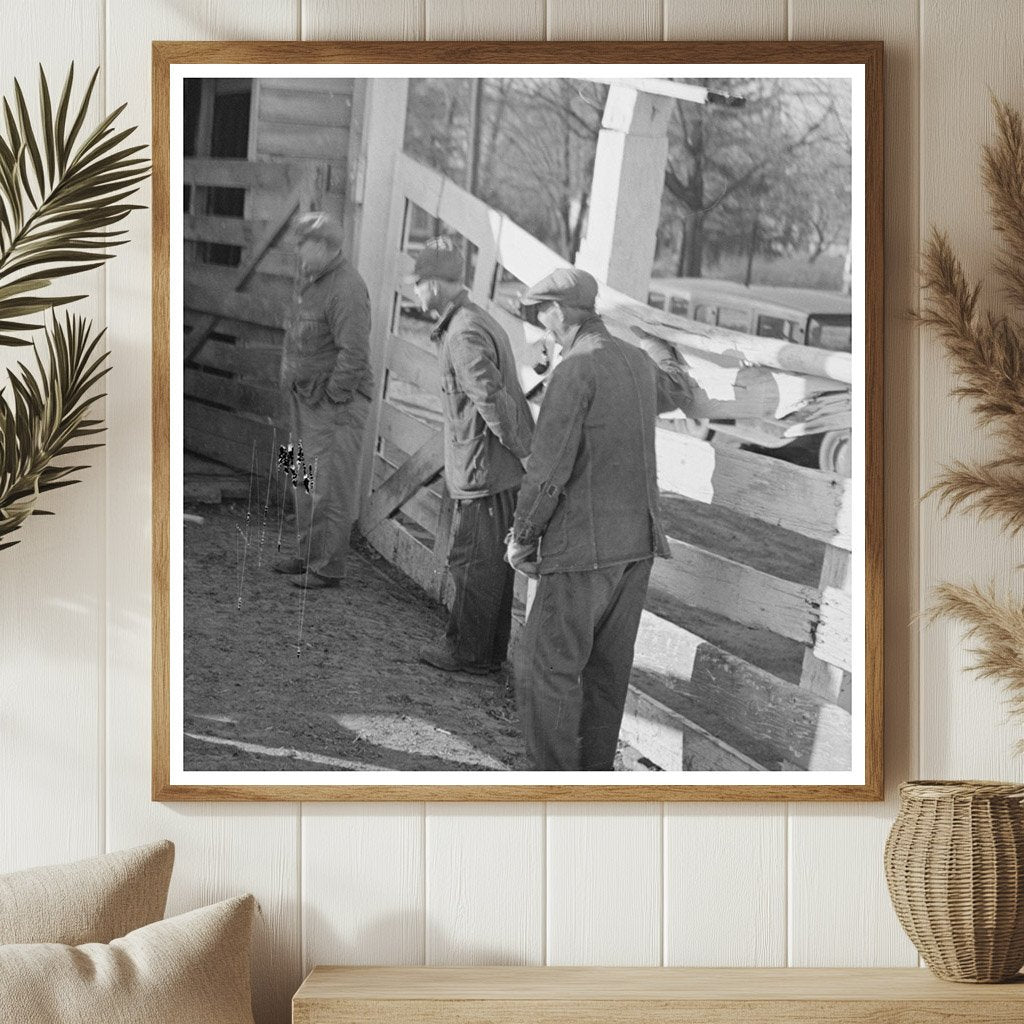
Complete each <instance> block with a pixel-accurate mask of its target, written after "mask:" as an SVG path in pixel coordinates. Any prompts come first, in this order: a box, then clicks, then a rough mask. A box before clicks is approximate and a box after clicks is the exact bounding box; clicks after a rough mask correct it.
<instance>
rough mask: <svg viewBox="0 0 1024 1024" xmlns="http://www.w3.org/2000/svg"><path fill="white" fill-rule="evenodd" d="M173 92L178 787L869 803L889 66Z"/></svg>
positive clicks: (295, 78) (182, 76)
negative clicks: (872, 510)
mask: <svg viewBox="0 0 1024 1024" xmlns="http://www.w3.org/2000/svg"><path fill="white" fill-rule="evenodd" d="M168 90H169V99H168V115H167V116H168V124H169V136H168V137H169V151H168V167H167V175H166V180H167V185H168V189H169V200H168V202H169V238H168V246H167V250H168V251H169V261H170V262H169V296H170V298H169V303H170V309H169V339H168V343H167V344H168V367H167V370H166V373H167V381H166V384H165V387H166V388H167V393H168V394H169V405H170V408H169V412H168V423H169V436H168V438H167V442H166V443H167V448H168V466H169V490H168V493H167V495H166V499H167V500H166V505H167V508H166V514H167V523H168V533H169V555H168V568H167V572H168V580H167V582H168V587H167V590H168V602H169V637H168V666H167V672H168V676H169V678H168V681H167V691H166V694H167V697H166V699H167V706H166V707H162V708H155V709H154V710H155V713H158V714H159V715H162V716H164V717H163V718H162V719H160V720H161V721H164V722H165V724H166V729H167V732H168V750H167V757H168V761H169V764H168V765H167V781H168V782H169V784H170V788H171V790H173V789H174V788H175V787H203V786H208V787H211V788H212V789H216V787H218V786H231V787H233V788H235V789H237V788H239V787H245V786H249V785H252V786H259V787H271V788H273V787H280V788H281V790H282V794H284V793H285V792H286V791H287V789H288V787H308V786H325V787H327V786H330V787H344V786H350V787H352V788H353V791H354V792H355V793H356V796H354V797H343V798H353V799H354V798H358V791H359V790H360V788H361V787H367V786H373V787H389V786H402V787H407V792H411V793H415V787H417V786H423V785H430V786H434V787H436V786H444V787H459V786H474V787H482V786H487V787H496V790H495V791H496V792H500V790H501V787H506V788H507V787H509V786H515V787H528V786H533V785H537V786H560V787H561V786H569V787H578V788H580V789H585V788H587V787H589V786H594V785H600V786H603V787H612V786H614V787H620V788H621V791H622V792H623V794H624V795H625V791H626V789H628V788H629V787H630V786H637V785H640V786H643V787H666V786H671V787H737V786H743V787H752V788H754V789H756V788H757V787H769V786H771V787H780V786H785V787H793V789H794V790H799V788H800V787H819V788H822V787H823V788H824V789H825V790H826V791H827V789H828V787H830V786H837V787H840V786H854V787H856V786H863V785H864V784H865V782H866V780H867V778H868V776H869V774H870V768H871V765H870V764H869V763H868V752H869V750H870V747H871V744H870V743H869V742H868V736H867V732H868V730H867V728H866V721H867V720H868V719H869V718H870V714H869V711H868V707H869V705H870V704H871V700H869V696H870V695H871V694H872V693H873V694H875V696H877V695H878V692H879V691H878V689H877V688H879V687H880V686H881V679H880V675H879V677H878V679H877V680H875V681H874V682H872V683H871V685H870V686H869V676H870V675H871V674H872V672H874V671H877V669H875V668H873V667H872V666H871V665H870V664H869V662H871V661H872V657H871V653H870V650H871V645H870V643H868V638H869V632H870V630H869V620H871V621H873V620H875V619H878V620H880V616H881V609H880V604H876V605H873V604H872V599H871V592H872V590H874V589H875V588H874V587H872V585H871V582H870V576H871V570H870V567H869V557H868V550H869V548H870V547H871V539H870V537H869V531H868V528H867V525H866V524H867V520H868V518H869V517H868V514H867V508H868V505H869V503H870V502H871V501H872V500H873V499H872V497H871V495H870V493H869V490H870V488H869V480H871V479H873V478H876V477H877V475H878V474H877V467H875V470H874V471H871V466H870V465H869V451H868V449H869V448H870V442H869V438H870V436H871V434H872V432H873V431H874V430H876V429H880V426H879V424H878V423H874V422H872V416H871V409H872V408H875V407H876V406H875V404H874V403H876V402H880V395H877V396H874V397H872V396H871V394H870V391H871V373H870V371H869V364H870V358H869V356H870V352H869V349H870V346H869V343H868V334H869V331H868V322H869V320H870V319H871V318H870V316H869V315H868V312H867V310H869V308H870V302H871V301H875V300H873V299H871V298H870V297H869V296H867V295H866V274H865V264H866V256H865V252H866V245H865V224H866V221H867V220H868V219H869V218H868V217H867V216H866V209H867V184H866V182H867V174H866V153H865V148H866V147H865V137H866V135H867V134H868V126H867V125H866V117H867V114H866V109H865V108H866V102H865V96H866V90H865V66H864V64H863V63H853V64H850V63H838V62H837V63H825V62H819V63H814V64H810V63H801V62H800V61H799V59H798V58H795V59H794V60H793V62H792V63H779V62H775V63H772V64H760V63H750V64H742V63H729V64H726V63H722V62H708V63H700V64H698V63H687V64H663V63H659V64H635V65H624V64H612V63H608V64H596V63H588V64H564V65H561V64H560V65H552V64H525V63H522V64H504V65H495V64H490V65H479V64H478V65H473V64H441V63H408V64H404V65H403V64H389V65H387V66H383V65H382V66H374V65H373V64H371V63H366V62H363V63H358V64H347V65H345V64H324V63H318V64H303V63H291V64H281V65H267V64H251V65H247V64H241V63H232V64H189V63H174V62H173V61H172V63H171V64H170V68H169V77H168ZM876 298H877V301H878V302H879V303H880V297H876ZM873 344H877V345H878V346H880V344H881V340H880V338H877V339H875V340H874V342H873ZM879 351H880V350H879ZM879 358H880V355H879ZM875 500H877V501H878V502H879V503H880V501H881V496H880V493H879V494H878V495H877V496H876V499H875ZM876 593H877V591H876ZM880 642H881V640H880V634H879V636H878V644H879V645H880ZM866 652H867V656H866ZM872 699H873V698H872ZM879 699H880V698H879ZM478 791H479V790H478ZM750 791H753V790H748V792H750ZM268 798H270V799H274V798H276V797H274V796H269V797H268ZM281 798H284V796H283V795H282V797H281ZM408 798H410V799H415V798H416V797H415V795H413V796H411V797H408ZM453 798H456V799H457V798H458V797H457V796H456V797H453ZM506 798H507V797H506ZM610 798H611V799H614V798H615V797H614V796H613V797H610ZM655 798H656V799H657V798H658V797H655ZM752 798H754V799H756V798H757V797H756V795H755V796H754V797H752ZM799 798H800V797H799V796H797V799H799Z"/></svg>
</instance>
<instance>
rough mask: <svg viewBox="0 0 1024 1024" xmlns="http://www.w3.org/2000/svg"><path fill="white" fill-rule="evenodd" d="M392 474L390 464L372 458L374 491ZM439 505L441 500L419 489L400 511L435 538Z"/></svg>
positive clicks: (426, 489)
mask: <svg viewBox="0 0 1024 1024" xmlns="http://www.w3.org/2000/svg"><path fill="white" fill-rule="evenodd" d="M394 472H395V468H394V467H393V466H392V465H390V463H388V462H385V461H384V459H382V458H381V457H380V456H379V455H377V456H374V469H373V485H374V488H375V489H376V488H377V487H379V486H381V485H382V484H383V483H384V482H385V481H386V480H387V479H388V477H390V476H392V475H393V474H394ZM441 505H442V499H441V498H439V497H438V496H437V495H436V494H434V492H433V491H431V490H429V489H428V488H426V487H421V488H420V489H419V490H417V491H416V492H415V493H413V494H412V495H411V496H410V498H409V499H408V500H407V501H404V502H402V505H401V508H400V511H401V512H402V513H403V514H404V515H407V516H408V517H409V518H410V519H411V520H412V521H413V522H415V523H416V524H417V525H419V526H421V527H422V528H423V529H424V530H426V532H427V533H429V534H430V536H431V537H435V538H436V536H437V532H438V528H437V521H438V517H439V516H440V514H441ZM435 554H436V543H435Z"/></svg>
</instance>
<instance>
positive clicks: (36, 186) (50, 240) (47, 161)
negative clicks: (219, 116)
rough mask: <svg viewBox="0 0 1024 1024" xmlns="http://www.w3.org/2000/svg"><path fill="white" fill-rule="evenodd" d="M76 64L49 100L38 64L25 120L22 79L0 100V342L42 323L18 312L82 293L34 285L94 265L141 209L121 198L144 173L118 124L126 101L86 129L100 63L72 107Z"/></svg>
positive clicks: (20, 340)
mask: <svg viewBox="0 0 1024 1024" xmlns="http://www.w3.org/2000/svg"><path fill="white" fill-rule="evenodd" d="M74 71H75V69H74V65H73V64H72V66H71V69H70V71H69V72H68V76H67V79H66V80H65V82H64V87H63V89H62V91H61V95H60V98H59V100H58V102H57V104H56V108H55V107H54V104H53V102H52V100H51V97H50V89H49V86H48V84H47V81H46V75H45V74H44V73H43V69H42V68H40V69H39V117H38V119H37V123H36V124H34V123H33V119H32V116H31V115H30V113H29V110H28V105H27V104H26V102H25V96H24V93H23V92H22V89H21V85H20V84H19V83H18V81H17V80H15V83H14V106H13V108H12V106H11V104H10V103H9V102H8V101H7V100H6V99H5V100H4V101H3V103H2V113H3V123H4V128H5V129H6V131H4V130H3V129H0V345H8V346H10V345H28V344H31V343H30V342H29V341H28V340H27V339H25V338H24V337H22V336H21V335H23V334H24V333H25V332H27V331H31V330H35V329H37V328H38V327H39V326H40V324H38V323H33V322H31V321H26V319H25V318H26V317H32V316H34V315H37V314H39V313H42V312H45V311H47V310H50V309H53V308H54V307H55V306H59V305H65V304H67V303H69V302H73V301H75V300H76V299H80V298H84V296H81V295H51V294H46V295H44V294H42V292H43V291H44V290H45V289H47V288H48V287H49V286H50V285H51V284H52V282H53V281H55V280H57V279H59V278H62V277H69V276H72V275H74V274H80V273H84V272H85V271H87V270H94V269H95V268H97V267H100V266H102V265H103V263H104V262H105V261H106V260H108V259H110V258H111V256H112V255H113V254H112V253H109V252H105V251H103V250H105V249H106V248H107V247H109V246H116V245H121V244H123V243H124V242H125V241H126V239H125V238H124V237H123V236H124V232H123V231H115V230H114V226H115V225H116V224H118V223H119V222H120V221H122V220H123V219H124V218H125V217H127V216H128V214H129V213H130V212H131V211H132V210H134V209H139V207H138V206H136V205H133V204H131V203H128V202H127V201H126V200H128V199H129V198H130V197H131V196H132V195H134V194H135V192H136V191H138V189H137V186H138V184H139V183H140V182H142V181H143V180H144V179H145V178H146V177H147V176H148V175H149V162H148V161H147V160H146V159H144V158H142V157H140V156H139V155H138V154H139V153H140V152H141V151H142V150H143V149H144V148H145V147H144V146H125V145H124V143H125V140H126V139H127V138H128V137H129V136H130V135H131V134H132V133H133V132H134V131H135V129H134V128H128V129H126V130H123V131H121V130H118V129H117V128H115V122H116V121H117V119H118V117H120V115H121V112H122V111H123V110H124V106H121V107H118V108H117V110H115V111H114V112H113V113H111V114H108V115H107V116H106V117H104V118H103V119H102V120H101V121H100V123H99V125H97V127H96V128H94V129H93V130H92V131H91V132H88V133H84V131H83V126H84V124H85V119H86V114H87V111H88V107H89V101H90V99H91V98H92V94H93V90H94V88H95V85H96V78H97V75H98V74H99V71H98V70H97V71H96V72H94V73H93V76H92V78H91V79H90V80H89V83H88V85H87V87H86V90H85V95H84V96H83V98H82V100H81V102H80V103H79V104H78V106H77V107H76V108H72V104H71V94H72V88H73V85H74Z"/></svg>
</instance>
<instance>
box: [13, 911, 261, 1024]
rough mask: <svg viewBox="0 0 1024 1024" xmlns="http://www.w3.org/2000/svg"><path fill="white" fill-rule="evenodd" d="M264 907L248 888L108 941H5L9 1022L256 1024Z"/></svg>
mask: <svg viewBox="0 0 1024 1024" xmlns="http://www.w3.org/2000/svg"><path fill="white" fill-rule="evenodd" d="M255 906H256V901H255V900H254V899H253V898H252V896H239V897H236V898H235V899H230V900H225V901H224V902H223V903H216V904H214V905H213V906H211V907H203V908H202V909H200V910H193V911H191V912H189V913H187V914H181V915H179V916H178V917H172V918H168V919H167V920H166V921H157V922H156V923H155V924H151V925H147V926H146V927H145V928H140V929H138V930H137V931H134V932H132V933H131V934H130V935H126V936H125V937H124V938H120V939H115V940H114V941H113V942H111V943H109V944H106V945H105V944H102V943H86V944H85V945H81V946H67V945H57V944H54V943H44V944H38V943H36V944H19V945H7V946H0V1021H5V1022H6V1021H11V1022H14V1021H17V1022H18V1024H253V1018H252V988H251V974H250V961H249V944H250V938H251V934H252V920H253V912H254V909H255Z"/></svg>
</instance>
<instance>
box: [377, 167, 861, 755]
mask: <svg viewBox="0 0 1024 1024" xmlns="http://www.w3.org/2000/svg"><path fill="white" fill-rule="evenodd" d="M415 208H419V210H421V211H425V213H426V215H427V216H428V218H430V219H432V220H433V221H434V222H435V223H437V224H438V225H440V226H443V228H444V229H445V230H448V231H451V232H455V233H457V234H458V235H461V236H462V238H463V239H464V240H465V244H466V246H467V250H468V251H469V252H470V253H471V255H472V279H471V281H470V282H469V283H470V285H471V289H472V293H473V297H474V300H475V301H477V302H478V303H480V305H482V306H483V307H484V308H485V309H487V310H488V311H489V312H490V313H491V314H492V315H493V316H495V317H496V318H497V319H498V320H499V321H500V322H501V323H502V325H503V326H504V327H505V328H506V330H507V331H508V332H509V335H510V337H511V339H512V344H513V348H514V349H515V350H516V353H517V357H518V361H519V363H520V365H523V364H524V363H525V362H527V360H525V358H524V353H525V348H526V346H527V345H528V344H529V343H530V342H531V341H532V340H535V337H536V334H535V329H533V328H531V327H529V326H528V325H526V324H524V323H523V322H522V321H521V320H520V319H518V318H517V317H515V316H513V315H512V314H511V313H510V312H509V311H508V309H507V308H506V307H505V306H503V305H502V304H501V302H500V301H498V300H499V299H500V298H501V292H502V289H503V285H502V282H503V281H505V280H507V279H508V278H509V277H510V276H511V277H512V278H514V279H518V280H519V281H523V282H526V283H532V282H533V281H535V280H537V279H539V278H540V277H541V276H543V275H544V274H546V273H547V272H548V271H550V270H551V269H553V268H554V267H556V266H559V265H565V261H564V260H563V259H561V258H560V257H559V256H558V255H557V254H556V253H554V252H552V251H551V250H550V249H548V248H547V247H545V246H544V245H543V244H541V243H540V242H539V241H537V239H535V238H533V237H532V236H531V235H529V234H528V233H527V232H525V231H524V230H523V229H522V228H520V227H519V226H518V225H516V224H515V223H514V222H513V221H511V220H510V219H509V218H507V217H505V216H503V215H502V214H500V213H498V212H496V211H494V210H492V209H490V208H488V207H487V206H486V204H484V203H483V202H481V201H480V200H478V199H476V198H475V197H473V196H472V195H470V194H469V193H467V192H465V191H464V190H463V189H460V188H459V187H458V186H456V185H454V184H453V183H452V182H451V181H449V180H447V179H445V178H444V177H442V176H441V175H439V174H437V173H436V172H434V171H431V170H429V169H427V168H425V167H422V166H421V165H419V164H417V163H416V162H415V161H413V160H412V159H410V158H409V157H406V156H400V157H399V158H398V164H397V166H396V171H395V192H394V201H393V206H392V215H391V223H390V226H389V236H388V237H389V238H390V239H393V247H392V248H391V251H390V257H391V270H390V281H391V285H390V291H391V298H392V302H391V316H390V319H389V322H388V323H387V324H386V325H385V326H386V329H385V330H384V331H383V332H382V342H383V347H384V351H383V353H382V359H381V361H380V365H381V366H382V367H383V369H384V372H383V373H382V374H381V379H380V381H379V394H378V402H377V405H376V425H375V439H374V456H373V460H374V462H373V466H372V470H371V475H370V486H369V495H368V498H367V500H366V502H365V504H364V511H363V515H362V517H361V520H360V523H361V526H362V529H363V532H364V533H365V534H366V536H367V537H368V539H369V540H370V541H371V543H372V544H373V545H374V546H375V547H376V548H377V549H378V550H380V551H381V552H382V553H383V554H384V555H385V556H386V557H387V558H389V559H390V560H391V561H393V562H394V563H395V564H397V565H398V566H399V567H400V568H402V569H403V570H404V571H405V572H406V573H407V574H408V575H409V576H411V577H412V578H413V579H414V580H415V581H416V582H417V583H419V584H420V586H422V587H423V588H424V589H425V590H426V591H427V592H428V593H430V594H431V595H432V596H434V597H435V598H437V599H439V600H442V601H445V600H446V599H447V598H448V596H449V582H448V576H447V573H446V570H445V563H446V559H447V556H448V550H449V545H450V539H451V537H450V535H451V521H452V502H451V499H449V498H448V497H447V495H446V494H445V492H444V488H443V485H442V483H441V478H440V476H441V469H442V465H443V447H442V441H441V420H440V413H439V407H438V406H437V398H436V395H437V389H438V385H437V380H438V371H437V357H436V347H435V345H434V343H433V342H431V341H430V340H429V339H428V338H427V337H426V333H427V330H428V328H427V327H425V326H424V325H423V324H422V323H421V322H419V321H417V320H416V319H415V317H414V316H411V315H409V312H408V301H409V298H410V296H409V295H408V294H403V283H402V282H403V280H404V278H405V276H406V275H407V273H408V271H409V269H410V267H411V258H410V254H409V251H408V250H409V245H410V233H411V225H412V224H413V222H414V213H415ZM420 219H422V215H421V218H420ZM599 309H600V310H601V311H602V312H603V313H604V314H605V316H606V319H607V320H608V322H609V326H610V327H611V328H612V329H613V331H615V332H616V333H618V334H619V335H620V336H621V337H623V338H625V339H627V340H633V341H635V340H636V338H637V335H638V334H640V333H647V334H651V335H655V336H658V337H661V338H663V339H665V340H667V341H669V342H670V343H671V344H673V345H674V346H675V347H676V349H677V351H678V352H679V353H680V354H681V355H682V356H683V357H684V358H686V360H687V361H688V362H689V363H690V365H691V368H692V369H693V372H694V375H695V377H696V378H697V380H698V382H699V383H700V384H701V386H702V388H703V393H702V396H701V401H702V403H703V404H702V406H701V408H700V409H699V411H698V412H699V415H702V416H705V415H706V416H711V417H717V418H732V417H735V416H749V417H753V418H759V419H764V420H766V421H768V422H770V423H774V424H776V425H777V427H778V430H779V432H780V433H781V434H785V435H787V436H798V435H800V434H802V433H811V432H817V431H822V430H827V429H835V428H842V427H844V426H848V425H849V416H850V385H849V382H850V380H851V379H852V373H851V361H850V356H849V355H848V354H845V353H835V352H826V351H823V350H817V349H810V348H806V347H803V346H797V345H791V344H787V343H784V342H778V341H774V340H771V339H764V338H754V337H749V336H746V335H739V334H736V333H734V332H731V331H727V330H723V329H719V328H714V327H707V326H706V325H702V324H701V325H698V324H694V323H693V322H692V321H688V320H684V319H683V318H680V317H675V316H672V315H670V314H665V313H662V312H660V311H657V310H654V309H651V308H650V307H647V306H645V305H643V304H642V303H639V302H636V301H634V300H632V299H630V298H628V297H626V296H623V295H620V294H617V293H615V292H613V291H610V290H608V289H604V288H603V289H602V291H601V295H600V298H599ZM537 380H538V379H537V378H535V377H531V374H530V371H528V370H527V371H524V384H525V385H526V387H527V389H528V391H529V390H530V388H531V386H532V385H533V384H535V383H536V382H537ZM658 470H659V481H660V485H661V488H662V491H663V492H665V494H666V500H667V501H668V502H669V503H671V502H672V501H673V500H676V501H678V502H679V503H682V506H683V509H684V513H685V509H686V508H689V509H691V510H694V509H695V508H697V507H704V508H708V507H710V508H713V509H715V510H716V512H715V515H716V516H717V515H719V512H718V511H717V510H721V513H720V514H721V515H723V516H724V515H728V516H731V517H732V521H733V523H734V525H735V527H736V530H737V535H741V534H742V533H743V529H744V528H743V524H744V523H746V524H747V527H748V532H750V533H752V534H757V533H760V534H764V533H765V531H766V530H767V531H768V534H767V535H768V536H770V537H771V538H773V540H772V543H774V538H775V537H778V538H788V542H789V543H790V545H791V546H794V545H795V546H796V547H802V548H805V549H806V550H807V551H810V552H812V553H814V558H815V562H814V566H815V572H814V579H808V578H806V573H805V578H803V579H800V580H796V579H793V578H792V576H793V574H792V573H787V572H785V571H781V570H779V569H776V568H766V567H765V565H764V564H762V565H761V566H758V564H757V561H758V560H757V559H753V558H751V557H749V547H750V545H749V544H739V545H738V547H739V548H740V549H741V550H743V551H747V552H748V554H736V555H735V556H731V553H728V552H724V551H723V550H721V545H720V544H719V545H717V547H715V546H711V545H710V544H704V543H702V542H701V541H700V539H699V538H694V537H693V536H690V537H689V539H686V540H684V539H682V538H680V537H678V536H673V537H672V538H671V546H672V552H673V556H674V557H673V559H672V560H661V559H659V560H657V561H656V563H655V568H654V572H653V575H652V581H651V587H650V597H649V602H648V610H647V611H646V612H645V613H644V618H643V622H642V624H641V629H640V634H639V637H638V641H637V662H636V671H635V673H634V681H633V685H632V687H631V689H630V695H629V701H628V705H627V714H626V718H625V723H624V737H625V738H626V739H627V740H628V742H629V743H630V744H631V745H632V746H633V747H634V748H635V749H636V750H637V751H638V752H639V754H640V755H641V756H642V757H643V758H644V759H646V761H647V762H649V763H650V764H652V765H654V766H657V767H660V768H662V769H665V770H681V769H702V770H717V771H722V770H743V771H749V770H760V769H765V770H778V769H794V770H796V769H805V770H846V769H849V767H850V760H851V756H852V750H851V714H850V710H851V676H850V670H851V668H852V665H851V652H852V649H853V644H852V637H851V626H850V623H851V596H850V594H851V578H850V577H851V574H850V550H851V547H852V543H851V520H852V513H853V511H854V510H853V508H852V487H851V481H850V480H849V479H846V478H844V477H841V476H837V475H835V474H830V473H824V472H821V471H818V470H812V469H805V468H803V467H800V466H794V465H790V464H789V463H787V462H784V461H781V460H779V459H777V458H772V457H768V456H763V455H759V454H754V453H750V452H745V451H740V450H738V449H729V448H722V447H718V446H716V445H714V444H712V443H709V442H706V441H700V440H697V439H695V438H693V437H690V436H687V435H686V434H683V433H678V432H675V431H673V430H670V429H663V430H659V432H658ZM667 525H668V526H669V531H670V533H671V532H672V527H671V524H667ZM773 530H774V531H777V533H776V534H772V533H771V531H773ZM761 561H762V562H764V559H761ZM751 563H753V564H751ZM520 583H522V579H521V578H520ZM523 590H524V588H523V587H520V590H519V594H518V597H519V600H518V601H517V615H518V616H519V618H520V620H521V618H522V615H523V613H524V605H525V600H526V595H525V593H524V592H523ZM694 620H697V621H704V622H709V623H711V625H712V627H713V628H711V629H706V630H704V631H705V632H713V633H716V635H718V634H721V635H727V636H728V635H731V636H733V637H736V636H739V637H740V639H741V642H739V643H727V642H723V641H719V640H716V642H712V640H710V639H708V638H706V637H704V636H703V635H702V634H701V632H698V631H697V628H695V627H694V626H692V625H689V623H691V622H693V621H694ZM681 623H687V624H686V625H684V624H681ZM780 645H781V646H782V647H785V648H786V650H787V652H788V659H789V664H790V669H789V670H788V672H786V673H780V672H778V671H772V670H771V668H766V667H765V666H764V665H763V664H758V661H759V660H760V661H763V660H764V659H763V658H759V656H758V651H759V649H763V648H766V647H774V648H779V647H780ZM737 648H742V649H743V652H742V655H741V654H740V653H737ZM794 650H795V651H797V652H799V653H798V656H797V658H796V661H797V664H796V668H795V669H793V668H792V662H793V651H794ZM783 660H785V659H783ZM786 675H788V678H786V677H785V676H786Z"/></svg>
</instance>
